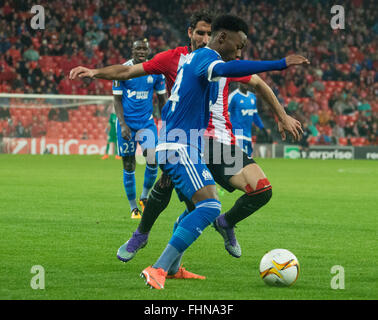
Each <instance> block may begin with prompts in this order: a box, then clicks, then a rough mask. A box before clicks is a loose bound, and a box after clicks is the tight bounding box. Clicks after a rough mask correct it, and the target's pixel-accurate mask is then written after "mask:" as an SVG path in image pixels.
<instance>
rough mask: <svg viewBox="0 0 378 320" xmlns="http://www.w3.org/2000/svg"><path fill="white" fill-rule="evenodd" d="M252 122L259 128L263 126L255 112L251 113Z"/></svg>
mask: <svg viewBox="0 0 378 320" xmlns="http://www.w3.org/2000/svg"><path fill="white" fill-rule="evenodd" d="M253 122H254V124H255V125H256V126H258V127H259V128H260V129H262V128H264V124H263V122H262V120H261V118H260V116H259V114H258V113H257V110H256V112H255V113H254V114H253Z"/></svg>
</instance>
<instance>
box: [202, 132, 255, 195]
mask: <svg viewBox="0 0 378 320" xmlns="http://www.w3.org/2000/svg"><path fill="white" fill-rule="evenodd" d="M204 150H205V153H204V159H205V161H206V165H207V167H208V168H209V170H210V172H211V174H212V175H213V178H214V180H215V182H216V183H218V184H219V185H220V186H221V187H222V188H224V189H226V190H227V191H228V192H233V191H234V190H235V188H234V187H233V186H231V185H230V184H229V180H230V178H232V177H233V176H234V175H236V174H237V173H239V172H240V170H241V169H243V168H244V167H246V166H247V165H249V164H252V163H256V162H255V160H253V159H252V158H249V157H248V155H247V154H246V153H245V152H244V151H243V150H242V149H240V148H239V147H238V146H237V145H234V144H232V145H227V144H224V143H220V142H218V141H217V140H215V139H212V138H206V139H205V148H204Z"/></svg>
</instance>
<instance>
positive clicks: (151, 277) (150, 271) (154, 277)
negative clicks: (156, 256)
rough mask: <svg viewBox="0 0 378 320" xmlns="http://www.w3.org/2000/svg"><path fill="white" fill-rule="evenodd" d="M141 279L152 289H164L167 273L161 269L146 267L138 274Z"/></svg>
mask: <svg viewBox="0 0 378 320" xmlns="http://www.w3.org/2000/svg"><path fill="white" fill-rule="evenodd" d="M140 276H141V277H142V278H144V279H145V280H146V285H147V286H150V287H151V288H154V289H158V290H161V289H164V283H165V278H166V276H167V272H166V271H164V269H162V268H153V267H152V266H149V267H147V268H146V269H144V270H143V271H142V273H141V274H140Z"/></svg>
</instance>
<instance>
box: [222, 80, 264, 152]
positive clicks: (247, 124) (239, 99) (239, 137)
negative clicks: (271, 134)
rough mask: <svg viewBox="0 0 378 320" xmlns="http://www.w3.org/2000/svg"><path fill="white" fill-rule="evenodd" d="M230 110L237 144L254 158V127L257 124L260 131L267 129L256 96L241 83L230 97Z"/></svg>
mask: <svg viewBox="0 0 378 320" xmlns="http://www.w3.org/2000/svg"><path fill="white" fill-rule="evenodd" d="M228 110H229V112H230V120H231V123H232V132H233V133H234V135H235V138H236V142H237V144H238V145H239V147H240V148H241V149H242V150H243V151H244V152H245V153H246V154H247V155H248V156H249V157H252V152H253V147H252V125H253V124H255V125H256V126H257V127H258V128H259V129H260V130H264V129H265V127H264V124H263V122H262V120H261V118H260V116H259V114H258V112H257V98H256V95H255V94H254V93H252V92H250V91H248V90H247V86H246V85H245V84H242V83H240V84H239V88H238V89H236V90H235V91H234V92H232V93H231V94H230V95H229V96H228Z"/></svg>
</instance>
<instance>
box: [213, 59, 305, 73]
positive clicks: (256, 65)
mask: <svg viewBox="0 0 378 320" xmlns="http://www.w3.org/2000/svg"><path fill="white" fill-rule="evenodd" d="M309 63H310V62H309V61H308V60H307V59H306V58H305V57H303V56H301V55H296V54H293V55H290V56H287V57H286V58H283V59H281V60H270V61H269V60H268V61H250V60H232V61H228V62H225V63H217V64H215V65H214V66H213V69H212V72H211V78H213V79H214V78H218V77H227V78H236V77H244V76H248V75H250V74H256V73H261V72H266V71H277V70H284V69H286V68H288V67H291V66H296V65H307V64H309Z"/></svg>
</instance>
